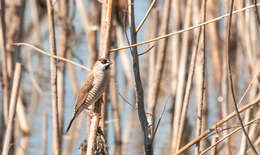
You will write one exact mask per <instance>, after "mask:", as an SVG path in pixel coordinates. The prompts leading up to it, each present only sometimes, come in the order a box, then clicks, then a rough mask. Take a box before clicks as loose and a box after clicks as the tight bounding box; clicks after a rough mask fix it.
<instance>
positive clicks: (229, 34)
mask: <svg viewBox="0 0 260 155" xmlns="http://www.w3.org/2000/svg"><path fill="white" fill-rule="evenodd" d="M233 6H234V0H231V4H230V9H229V12H230V13H229V14H230V16H229V20H228V26H227V29H226V30H227V33H226V43H227V45H226V47H225V54H224V59H226V63H227V68H224V69H225V70H226V71H227V74H228V81H229V86H230V89H231V95H232V99H233V104H234V107H235V111H236V116H237V118H238V120H239V123H240V125H241V127H242V131H243V132H244V135H245V136H246V138H247V141H248V143H249V144H250V146H251V148H252V149H253V152H254V153H255V154H256V155H257V154H258V153H257V151H256V149H255V147H254V145H253V143H252V142H251V140H250V138H249V136H248V134H247V132H246V129H245V127H244V125H243V121H242V119H241V116H240V114H239V111H238V107H237V103H236V99H235V93H234V87H233V78H232V74H231V65H230V60H229V50H230V38H231V23H232V11H233ZM225 55H226V56H225Z"/></svg>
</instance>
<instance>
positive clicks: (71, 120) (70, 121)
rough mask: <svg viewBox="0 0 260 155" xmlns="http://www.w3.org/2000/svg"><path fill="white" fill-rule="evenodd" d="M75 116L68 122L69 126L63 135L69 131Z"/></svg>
mask: <svg viewBox="0 0 260 155" xmlns="http://www.w3.org/2000/svg"><path fill="white" fill-rule="evenodd" d="M75 116H76V115H74V116H73V117H72V119H71V121H70V124H69V126H68V127H67V129H66V132H65V133H68V131H69V129H70V127H71V125H72V122H73V121H74V119H75V118H76V117H75Z"/></svg>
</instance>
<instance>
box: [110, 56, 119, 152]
mask: <svg viewBox="0 0 260 155" xmlns="http://www.w3.org/2000/svg"><path fill="white" fill-rule="evenodd" d="M115 54H116V53H113V54H112V55H111V60H112V61H113V62H116V55H115ZM116 75H117V71H116V66H115V65H112V66H111V71H110V87H109V89H110V91H109V92H110V94H111V102H112V115H113V120H115V122H114V123H113V125H114V135H115V140H116V141H115V143H116V144H115V151H114V154H115V155H121V154H122V136H121V123H120V122H121V121H120V120H121V119H120V115H119V103H118V88H117V79H116Z"/></svg>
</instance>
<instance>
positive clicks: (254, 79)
mask: <svg viewBox="0 0 260 155" xmlns="http://www.w3.org/2000/svg"><path fill="white" fill-rule="evenodd" d="M259 75H260V70H259V71H258V72H257V73H256V75H255V76H254V78H253V79H252V80H251V81H250V83H249V85H248V86H247V88H246V90H245V92H244V93H243V95H242V97H241V99H240V100H239V102H238V104H237V105H240V104H241V103H242V101H243V100H244V98H245V97H246V94H247V92H248V91H249V89H250V88H251V87H252V85H253V83H254V82H255V81H256V80H257V78H258V76H259Z"/></svg>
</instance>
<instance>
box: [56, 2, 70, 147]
mask: <svg viewBox="0 0 260 155" xmlns="http://www.w3.org/2000/svg"><path fill="white" fill-rule="evenodd" d="M68 2H69V1H68V0H61V1H59V3H58V4H59V5H58V7H59V8H60V12H59V14H58V16H59V19H60V20H59V24H60V38H59V43H58V46H59V48H58V55H59V56H60V57H66V55H67V52H68V48H69V35H72V34H70V33H72V32H70V31H69V27H72V26H70V24H71V21H70V18H69V16H68V12H69V10H68V9H69V8H68V7H69V6H68ZM57 63H58V67H57V104H58V114H59V115H58V116H59V133H60V134H61V133H63V124H64V98H65V97H64V95H65V90H64V89H65V88H64V87H65V71H66V65H65V62H62V61H60V62H59V61H58V62H57ZM62 142H63V139H62V138H60V146H62ZM61 149H62V148H61Z"/></svg>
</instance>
